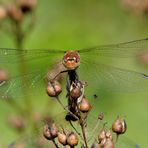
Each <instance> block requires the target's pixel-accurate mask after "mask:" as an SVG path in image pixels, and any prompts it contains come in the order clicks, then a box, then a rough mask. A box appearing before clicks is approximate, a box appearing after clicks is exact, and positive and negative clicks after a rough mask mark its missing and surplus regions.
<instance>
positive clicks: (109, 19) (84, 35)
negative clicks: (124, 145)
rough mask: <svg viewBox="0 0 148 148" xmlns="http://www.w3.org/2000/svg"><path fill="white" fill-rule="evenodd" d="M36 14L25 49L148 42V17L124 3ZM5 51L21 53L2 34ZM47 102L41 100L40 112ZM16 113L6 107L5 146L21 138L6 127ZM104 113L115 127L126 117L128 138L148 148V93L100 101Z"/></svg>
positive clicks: (45, 6)
mask: <svg viewBox="0 0 148 148" xmlns="http://www.w3.org/2000/svg"><path fill="white" fill-rule="evenodd" d="M36 13H37V14H36V22H35V27H34V28H33V30H32V32H30V34H29V35H28V36H27V38H26V39H25V43H24V47H25V48H50V49H52V48H53V49H80V48H86V47H91V46H96V45H100V44H110V43H119V42H124V41H131V40H135V39H141V38H145V37H148V29H147V26H148V17H146V16H143V15H137V14H136V15H135V14H134V13H132V12H127V11H125V9H124V7H123V5H122V4H121V1H120V0H112V1H109V0H85V1H80V0H62V1H61V0H42V1H39V2H38V6H37V8H36ZM0 47H15V45H14V42H13V40H12V37H11V36H8V35H7V34H5V33H4V32H1V33H0ZM43 101H44V100H43V99H41V97H38V98H36V99H35V104H36V108H40V102H43ZM41 109H42V108H40V109H39V110H41ZM13 111H14V110H13V109H12V108H11V107H10V106H9V105H7V103H6V102H4V101H0V114H1V116H0V121H1V124H0V131H1V135H0V143H1V144H2V146H6V144H8V143H10V142H11V141H13V140H14V139H15V138H17V137H18V135H17V133H16V132H15V131H14V130H11V128H10V127H9V126H8V125H7V124H6V119H7V116H8V115H9V114H10V113H12V112H13ZM98 111H102V112H105V120H106V121H108V122H109V123H112V121H114V119H116V117H117V116H118V115H119V116H123V117H125V118H126V120H127V125H128V130H127V133H126V137H128V138H130V139H132V140H133V141H135V142H136V143H138V144H139V145H140V146H141V147H142V148H146V147H147V131H148V126H147V125H148V117H147V115H148V93H147V92H145V93H136V94H135V93H133V94H128V93H124V94H106V95H105V97H103V99H100V101H99V104H98Z"/></svg>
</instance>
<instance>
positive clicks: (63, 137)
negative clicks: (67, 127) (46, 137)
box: [58, 132, 67, 145]
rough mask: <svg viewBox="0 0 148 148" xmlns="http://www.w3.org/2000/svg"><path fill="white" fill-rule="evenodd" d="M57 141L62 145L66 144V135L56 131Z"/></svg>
mask: <svg viewBox="0 0 148 148" xmlns="http://www.w3.org/2000/svg"><path fill="white" fill-rule="evenodd" d="M58 141H59V142H60V143H61V144H62V145H67V136H66V135H65V134H64V133H60V132H59V133H58Z"/></svg>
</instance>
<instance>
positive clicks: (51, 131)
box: [43, 123, 58, 140]
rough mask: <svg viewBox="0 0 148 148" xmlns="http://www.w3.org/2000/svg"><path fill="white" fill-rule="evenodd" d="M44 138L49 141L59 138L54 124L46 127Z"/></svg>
mask: <svg viewBox="0 0 148 148" xmlns="http://www.w3.org/2000/svg"><path fill="white" fill-rule="evenodd" d="M43 136H44V137H45V138H46V139H48V140H52V139H54V138H56V137H57V136H58V128H57V126H56V125H55V124H54V123H53V124H51V125H48V124H46V125H44V128H43Z"/></svg>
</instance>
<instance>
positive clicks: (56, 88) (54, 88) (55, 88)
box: [46, 81, 62, 97]
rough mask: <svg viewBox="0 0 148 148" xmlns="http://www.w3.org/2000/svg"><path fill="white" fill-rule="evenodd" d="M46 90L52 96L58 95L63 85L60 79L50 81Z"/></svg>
mask: <svg viewBox="0 0 148 148" xmlns="http://www.w3.org/2000/svg"><path fill="white" fill-rule="evenodd" d="M46 91H47V94H48V95H49V96H50V97H57V96H58V95H59V94H60V93H61V92H62V87H61V85H60V83H59V82H58V81H54V82H51V83H50V82H49V83H48V86H47V89H46Z"/></svg>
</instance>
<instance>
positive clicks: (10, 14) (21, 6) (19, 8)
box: [0, 0, 37, 22]
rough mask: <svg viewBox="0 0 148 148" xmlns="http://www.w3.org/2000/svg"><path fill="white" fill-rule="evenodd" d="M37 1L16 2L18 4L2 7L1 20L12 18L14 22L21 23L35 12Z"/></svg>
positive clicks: (21, 0) (0, 10)
mask: <svg viewBox="0 0 148 148" xmlns="http://www.w3.org/2000/svg"><path fill="white" fill-rule="evenodd" d="M36 5H37V0H16V2H14V3H11V4H8V5H5V6H4V5H1V6H0V20H3V19H4V18H10V19H11V20H12V21H15V22H21V21H22V20H23V18H24V15H25V14H26V13H28V14H29V13H31V12H33V9H34V8H35V6H36Z"/></svg>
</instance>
